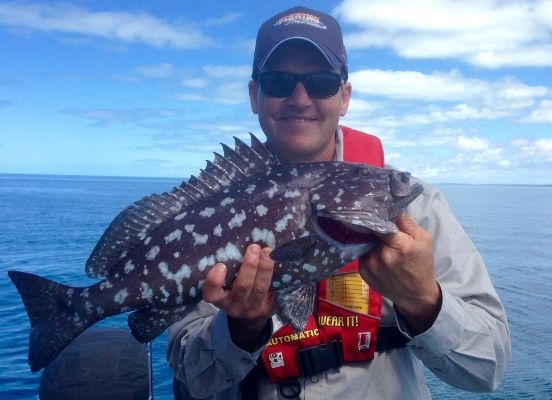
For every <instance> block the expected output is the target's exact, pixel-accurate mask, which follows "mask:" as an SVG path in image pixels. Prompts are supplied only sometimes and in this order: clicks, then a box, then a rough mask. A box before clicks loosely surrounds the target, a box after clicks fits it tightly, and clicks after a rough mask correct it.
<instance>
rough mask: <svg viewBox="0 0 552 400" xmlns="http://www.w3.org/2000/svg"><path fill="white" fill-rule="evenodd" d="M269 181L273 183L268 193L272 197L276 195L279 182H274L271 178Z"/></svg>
mask: <svg viewBox="0 0 552 400" xmlns="http://www.w3.org/2000/svg"><path fill="white" fill-rule="evenodd" d="M269 182H270V183H272V187H271V188H270V189H268V191H267V192H266V194H267V195H268V198H269V199H271V198H273V197H274V195H275V194H276V192H277V191H278V184H277V183H276V182H274V181H273V180H272V179H271V180H269Z"/></svg>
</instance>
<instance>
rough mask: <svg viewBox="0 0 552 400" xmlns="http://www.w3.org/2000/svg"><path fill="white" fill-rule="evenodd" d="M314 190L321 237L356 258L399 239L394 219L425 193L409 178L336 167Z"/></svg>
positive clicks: (358, 167) (387, 171)
mask: <svg viewBox="0 0 552 400" xmlns="http://www.w3.org/2000/svg"><path fill="white" fill-rule="evenodd" d="M326 171H327V172H326V176H325V179H324V180H323V181H321V182H319V184H318V185H317V186H315V187H312V188H311V190H310V204H311V210H312V216H313V217H314V218H313V225H314V228H315V230H316V232H317V234H318V235H319V236H320V237H321V238H322V239H323V240H325V241H327V242H329V243H331V244H332V245H333V246H336V247H337V248H340V249H349V250H348V252H350V253H351V257H353V258H356V257H354V256H355V255H356V256H357V257H358V256H360V255H361V254H363V253H365V252H367V251H369V250H370V249H371V248H373V247H374V246H375V245H376V244H377V242H378V241H379V238H380V236H382V235H388V234H392V233H396V232H397V231H398V228H397V226H396V225H395V222H394V221H395V219H396V218H397V217H398V216H399V215H400V214H401V213H402V212H404V211H405V210H406V207H407V206H408V205H409V204H410V203H411V202H412V201H413V200H414V199H415V198H416V197H417V196H418V195H419V194H420V193H421V192H422V191H423V187H422V185H421V184H419V183H412V182H411V179H410V174H409V173H408V172H401V171H397V170H392V169H384V168H377V167H373V166H369V165H366V164H359V163H346V162H331V163H328V165H327V166H326Z"/></svg>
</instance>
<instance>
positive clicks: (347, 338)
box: [261, 126, 384, 383]
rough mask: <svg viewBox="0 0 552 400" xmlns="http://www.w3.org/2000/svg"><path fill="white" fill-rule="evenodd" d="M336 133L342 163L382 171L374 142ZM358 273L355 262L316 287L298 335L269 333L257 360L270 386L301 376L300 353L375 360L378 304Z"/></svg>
mask: <svg viewBox="0 0 552 400" xmlns="http://www.w3.org/2000/svg"><path fill="white" fill-rule="evenodd" d="M341 131H342V132H343V158H344V160H345V161H351V162H362V163H366V164H370V165H374V166H377V167H383V164H384V157H383V147H382V144H381V141H380V140H379V139H378V138H377V137H375V136H372V135H369V134H366V133H363V132H360V131H357V130H354V129H351V128H347V127H344V126H342V127H341ZM357 271H358V261H357V260H355V261H353V262H352V263H349V264H347V265H346V266H344V267H343V268H342V269H340V270H339V272H338V273H337V274H335V275H334V276H332V277H330V278H328V279H325V280H323V281H321V282H319V284H318V299H317V302H316V305H315V310H316V311H315V313H314V314H312V315H311V316H310V318H309V320H308V322H307V325H306V326H305V329H304V330H303V331H302V332H295V331H294V330H293V328H292V327H291V326H290V325H285V326H283V327H282V328H280V329H279V330H278V331H277V332H275V333H274V335H273V336H272V338H271V339H270V341H269V343H268V345H267V348H266V349H265V350H264V351H263V353H262V354H261V357H262V360H263V364H264V366H265V369H266V371H267V374H268V377H269V379H270V380H271V381H272V382H274V383H277V382H280V381H283V380H288V379H292V378H297V377H299V376H301V375H303V374H306V373H307V371H304V369H305V368H307V365H308V359H307V360H303V362H301V361H300V359H301V358H302V357H301V356H302V354H303V353H304V352H302V350H305V349H313V348H319V349H323V348H325V347H326V346H330V345H331V346H332V348H333V349H332V351H334V350H335V352H337V353H339V354H338V356H339V358H340V359H342V361H343V362H355V361H369V360H371V359H372V358H374V352H375V350H376V342H377V339H378V329H379V327H380V321H381V304H382V298H381V295H380V294H379V293H377V292H376V291H374V290H372V289H371V288H369V287H368V285H367V284H366V282H364V281H363V280H362V278H361V277H360V275H359V274H358V272H357ZM301 366H302V367H301ZM302 369H303V370H302Z"/></svg>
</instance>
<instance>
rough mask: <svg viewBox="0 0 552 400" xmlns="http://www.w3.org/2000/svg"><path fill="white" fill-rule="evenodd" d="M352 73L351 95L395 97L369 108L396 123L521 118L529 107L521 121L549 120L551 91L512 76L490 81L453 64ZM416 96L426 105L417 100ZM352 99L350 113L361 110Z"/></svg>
mask: <svg viewBox="0 0 552 400" xmlns="http://www.w3.org/2000/svg"><path fill="white" fill-rule="evenodd" d="M350 77H351V78H350V81H351V83H352V85H353V92H354V93H355V94H357V95H356V96H355V97H354V98H355V99H356V100H354V101H359V99H363V98H382V97H383V98H389V99H391V100H393V104H392V105H391V104H386V103H385V101H380V102H379V103H378V105H379V106H380V107H378V109H375V108H373V109H371V110H370V111H371V112H372V113H373V112H374V111H376V110H378V111H382V110H383V111H387V112H388V113H390V114H391V115H393V117H390V118H392V119H393V121H394V123H395V126H406V125H427V124H432V123H443V122H453V121H467V120H493V119H500V118H517V119H521V118H522V117H524V116H526V115H528V114H530V113H531V115H530V117H527V118H525V119H524V120H522V122H548V121H549V119H550V118H552V117H550V115H552V112H550V111H551V110H550V109H552V102H551V101H549V100H547V97H548V96H550V93H551V92H552V91H551V90H550V89H549V88H547V87H544V86H530V85H526V84H524V83H522V82H519V81H518V80H516V79H514V78H511V77H509V78H503V79H499V80H494V81H488V80H482V79H475V78H467V77H465V76H464V75H463V74H462V73H460V72H459V71H457V70H452V71H449V72H434V73H432V74H425V73H422V72H418V71H392V70H375V69H368V70H360V71H356V72H352V73H351V74H350ZM420 102H423V103H426V105H423V106H420V104H419V103H420ZM539 102H540V103H539ZM367 104H368V103H367ZM352 105H353V107H352V110H351V111H352V113H354V114H360V111H361V110H359V107H356V106H355V104H354V102H352ZM384 105H385V106H384ZM537 105H538V108H537V109H534V108H535V107H536V106H537ZM377 117H381V115H379V116H377ZM387 117H389V116H387Z"/></svg>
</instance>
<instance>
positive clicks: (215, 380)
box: [167, 301, 273, 399]
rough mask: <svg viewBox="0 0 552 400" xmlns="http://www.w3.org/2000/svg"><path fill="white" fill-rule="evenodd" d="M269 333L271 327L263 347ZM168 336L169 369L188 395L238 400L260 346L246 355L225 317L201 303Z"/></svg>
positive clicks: (174, 326) (267, 336) (171, 329)
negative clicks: (237, 343)
mask: <svg viewBox="0 0 552 400" xmlns="http://www.w3.org/2000/svg"><path fill="white" fill-rule="evenodd" d="M272 331H273V326H272V323H270V324H269V325H268V326H267V329H266V331H265V333H264V335H263V341H262V343H266V342H267V341H268V339H269V338H270V336H271V335H272V333H273V332H272ZM168 333H169V335H168V347H167V358H168V361H169V366H170V367H171V368H172V369H173V371H174V374H175V376H176V378H177V379H178V380H180V381H181V382H182V383H183V384H184V385H185V386H186V389H187V390H188V392H189V393H190V394H191V395H192V396H193V397H198V398H202V399H203V398H219V397H220V398H229V399H232V398H236V399H237V398H239V396H240V395H239V393H240V392H239V383H240V381H242V380H243V379H244V378H245V376H246V375H247V374H248V372H249V371H250V370H251V369H252V368H253V367H254V366H255V365H256V362H257V359H258V358H259V356H260V354H261V352H262V351H263V350H264V345H263V346H261V347H260V348H258V349H257V350H255V351H254V352H253V353H249V352H247V351H246V350H243V349H241V348H240V347H238V346H237V345H236V344H234V343H233V342H232V340H231V335H230V331H229V328H228V316H227V315H226V313H224V312H223V311H222V310H218V309H217V308H216V307H215V306H213V305H211V304H209V303H206V302H204V301H202V302H200V303H199V304H198V305H197V306H196V308H195V309H194V310H192V311H191V312H190V313H188V314H186V316H185V317H184V318H183V319H182V320H181V321H179V322H177V323H175V324H173V325H172V326H171V327H169V332H168ZM265 338H266V340H264V339H265ZM217 393H218V395H217V396H215V394H217Z"/></svg>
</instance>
